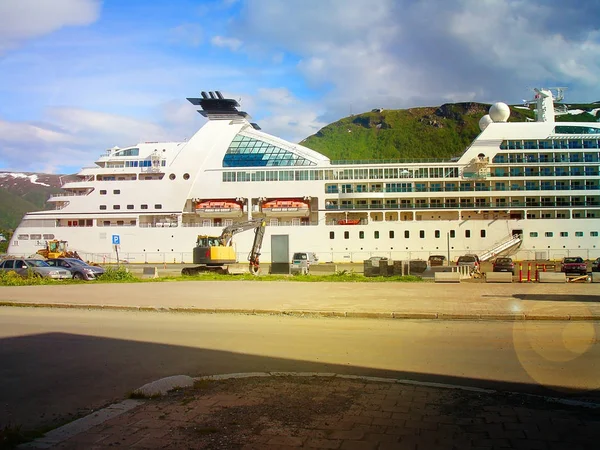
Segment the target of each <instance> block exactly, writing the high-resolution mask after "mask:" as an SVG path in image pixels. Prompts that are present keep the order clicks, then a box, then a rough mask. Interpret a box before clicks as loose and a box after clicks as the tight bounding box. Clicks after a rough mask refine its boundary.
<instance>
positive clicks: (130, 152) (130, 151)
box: [113, 148, 140, 156]
mask: <svg viewBox="0 0 600 450" xmlns="http://www.w3.org/2000/svg"><path fill="white" fill-rule="evenodd" d="M139 155H140V149H139V148H125V149H123V150H119V151H118V152H116V153H115V154H114V155H113V156H139Z"/></svg>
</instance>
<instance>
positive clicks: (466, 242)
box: [8, 88, 600, 263]
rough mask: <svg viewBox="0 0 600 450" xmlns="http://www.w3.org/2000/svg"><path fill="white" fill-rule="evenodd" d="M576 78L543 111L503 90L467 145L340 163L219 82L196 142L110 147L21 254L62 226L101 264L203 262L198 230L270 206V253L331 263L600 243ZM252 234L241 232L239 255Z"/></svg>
mask: <svg viewBox="0 0 600 450" xmlns="http://www.w3.org/2000/svg"><path fill="white" fill-rule="evenodd" d="M563 90H564V89H563V88H550V89H546V88H543V89H542V88H540V89H535V97H534V98H533V99H532V100H531V101H529V102H527V103H526V105H527V107H533V108H535V120H532V121H528V122H509V121H508V118H509V115H510V108H509V107H508V106H507V105H506V104H504V103H495V104H493V105H492V106H491V108H490V110H489V114H486V115H485V116H483V117H482V118H481V120H480V122H479V125H480V129H481V133H480V134H479V135H478V136H477V137H476V138H475V140H474V141H473V142H472V143H471V145H470V146H469V147H468V148H467V149H466V150H465V151H464V153H463V154H462V155H461V156H460V157H459V158H453V159H452V160H447V161H446V160H439V161H432V160H428V161H427V162H419V161H411V162H403V161H400V160H398V161H385V162H383V161H380V162H377V161H366V162H365V161H355V162H353V161H343V162H342V161H333V160H330V159H329V158H327V157H325V156H324V155H322V154H320V153H318V152H316V151H313V150H311V149H309V148H306V147H303V146H302V145H299V144H294V143H291V142H287V141H285V140H283V139H280V138H277V137H275V136H272V135H270V134H267V133H265V132H263V131H261V129H260V127H259V126H258V125H257V124H255V123H253V122H251V118H250V117H249V116H248V114H246V113H245V112H243V111H240V110H239V106H240V105H239V104H238V102H237V101H236V100H233V99H227V98H224V97H223V95H222V94H221V93H220V92H219V91H215V92H208V93H207V92H202V95H201V97H199V98H188V100H189V101H190V102H191V103H192V104H193V105H196V106H198V107H199V112H200V113H201V114H202V115H203V116H205V117H206V118H207V119H208V120H207V122H206V124H205V125H203V126H202V127H201V128H200V129H199V130H198V131H197V132H196V134H195V135H194V136H193V137H191V138H190V139H189V140H187V141H185V142H143V143H139V144H137V145H135V146H130V147H125V148H117V147H115V148H113V149H110V150H108V151H106V153H105V154H103V155H101V156H100V157H99V158H98V160H97V161H96V162H95V164H96V165H95V167H92V168H84V169H82V170H81V171H80V172H79V173H78V174H77V181H74V182H68V183H66V184H64V186H63V188H64V192H63V193H61V194H58V195H53V196H52V197H51V198H50V199H49V200H48V201H49V202H51V203H52V204H53V205H54V209H52V210H47V211H37V212H31V213H28V214H26V215H25V217H24V218H23V220H22V221H21V223H20V225H19V226H18V228H17V229H16V231H15V233H14V236H13V238H12V240H11V242H10V245H9V249H8V253H9V254H13V255H22V256H28V255H31V254H33V253H35V252H36V251H37V250H38V249H40V248H42V247H43V246H44V245H45V243H46V241H47V240H50V239H58V240H65V241H68V245H69V249H70V250H75V251H77V252H78V253H79V255H80V256H81V257H82V258H84V259H86V260H89V261H93V262H100V263H102V262H105V263H108V262H115V261H117V259H118V258H119V259H120V260H121V261H122V260H126V261H128V262H130V263H136V262H138V263H173V262H177V263H192V253H193V248H194V246H195V243H196V240H197V237H198V236H199V235H213V236H218V235H220V233H221V231H222V229H223V228H224V227H227V226H229V225H232V224H235V223H236V222H242V221H248V220H250V219H258V218H264V219H265V220H266V223H267V226H266V229H265V231H266V233H265V239H264V243H263V251H262V260H263V261H269V260H271V261H276V260H279V261H280V262H281V261H283V260H285V259H287V260H288V261H289V258H290V256H291V254H292V253H294V252H298V251H310V252H314V253H316V254H317V255H318V256H319V259H320V261H321V262H327V261H331V262H359V261H362V260H364V259H367V258H369V257H371V256H382V257H388V258H390V259H394V260H414V259H423V260H426V259H427V258H428V257H429V256H430V255H433V254H436V255H438V254H441V255H447V257H448V260H449V261H454V260H455V259H456V258H457V257H458V256H460V255H462V254H466V253H468V254H477V255H479V256H480V258H481V259H482V260H486V259H491V258H494V257H495V256H497V255H500V254H503V255H507V254H508V255H512V256H513V257H515V258H517V259H530V260H532V259H559V258H562V257H564V256H574V255H576V256H582V257H584V258H586V259H593V258H596V257H598V256H600V239H599V236H598V234H599V232H600V176H599V169H600V163H599V160H600V148H599V147H600V123H597V122H562V121H561V122H556V121H555V116H556V115H557V114H560V113H561V112H564V110H563V111H561V107H562V108H564V105H561V104H559V103H558V102H559V101H560V100H562V98H563ZM252 240H253V233H251V232H246V233H239V234H237V235H236V236H235V237H234V243H235V246H236V253H237V255H238V258H239V259H240V261H243V260H244V258H245V257H246V255H247V253H248V251H249V249H250V247H251V245H252Z"/></svg>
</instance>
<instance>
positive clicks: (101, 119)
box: [0, 104, 202, 173]
mask: <svg viewBox="0 0 600 450" xmlns="http://www.w3.org/2000/svg"><path fill="white" fill-rule="evenodd" d="M190 106H191V108H188V107H187V106H185V105H181V104H179V105H177V104H167V105H163V106H162V107H161V108H160V109H161V111H162V113H161V114H159V117H160V116H162V117H164V119H165V120H164V121H165V124H166V126H165V125H163V124H160V123H153V122H149V121H144V120H140V119H135V118H131V117H126V116H122V115H117V114H107V113H103V112H97V111H90V110H84V109H80V108H51V109H48V110H47V111H46V114H45V118H44V122H43V123H36V124H33V123H27V122H9V121H4V120H0V161H3V162H4V163H3V165H2V166H1V167H0V168H1V169H3V170H4V169H18V170H21V171H38V172H47V173H54V172H57V171H58V172H59V173H64V172H65V171H66V172H74V171H77V170H79V168H80V167H83V166H89V165H91V163H92V162H93V161H95V159H96V157H97V156H98V155H99V154H100V153H102V152H103V151H104V150H105V149H107V148H111V147H113V146H115V145H118V146H119V147H124V146H126V145H134V144H136V143H138V142H141V141H172V140H176V141H179V140H183V139H184V138H186V137H190V136H191V135H192V134H193V133H194V132H195V131H196V130H197V129H198V128H199V126H200V123H201V122H202V120H199V119H198V118H197V117H196V116H198V117H199V115H198V114H196V116H194V115H193V114H194V109H193V106H192V105H191V104H190ZM185 111H187V113H189V117H188V118H187V120H184V122H180V121H179V119H185V118H184V112H185ZM32 155H35V157H32Z"/></svg>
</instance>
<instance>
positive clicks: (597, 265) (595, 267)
mask: <svg viewBox="0 0 600 450" xmlns="http://www.w3.org/2000/svg"><path fill="white" fill-rule="evenodd" d="M592 272H600V258H596V259H595V260H594V262H593V263H592Z"/></svg>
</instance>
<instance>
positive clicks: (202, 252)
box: [193, 236, 237, 266]
mask: <svg viewBox="0 0 600 450" xmlns="http://www.w3.org/2000/svg"><path fill="white" fill-rule="evenodd" d="M193 257H194V264H204V265H207V266H223V265H226V264H235V263H236V262H237V259H236V257H235V250H234V248H233V247H232V246H230V245H228V246H225V245H223V244H222V243H221V240H220V239H219V237H218V236H198V239H197V240H196V247H194V255H193Z"/></svg>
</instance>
